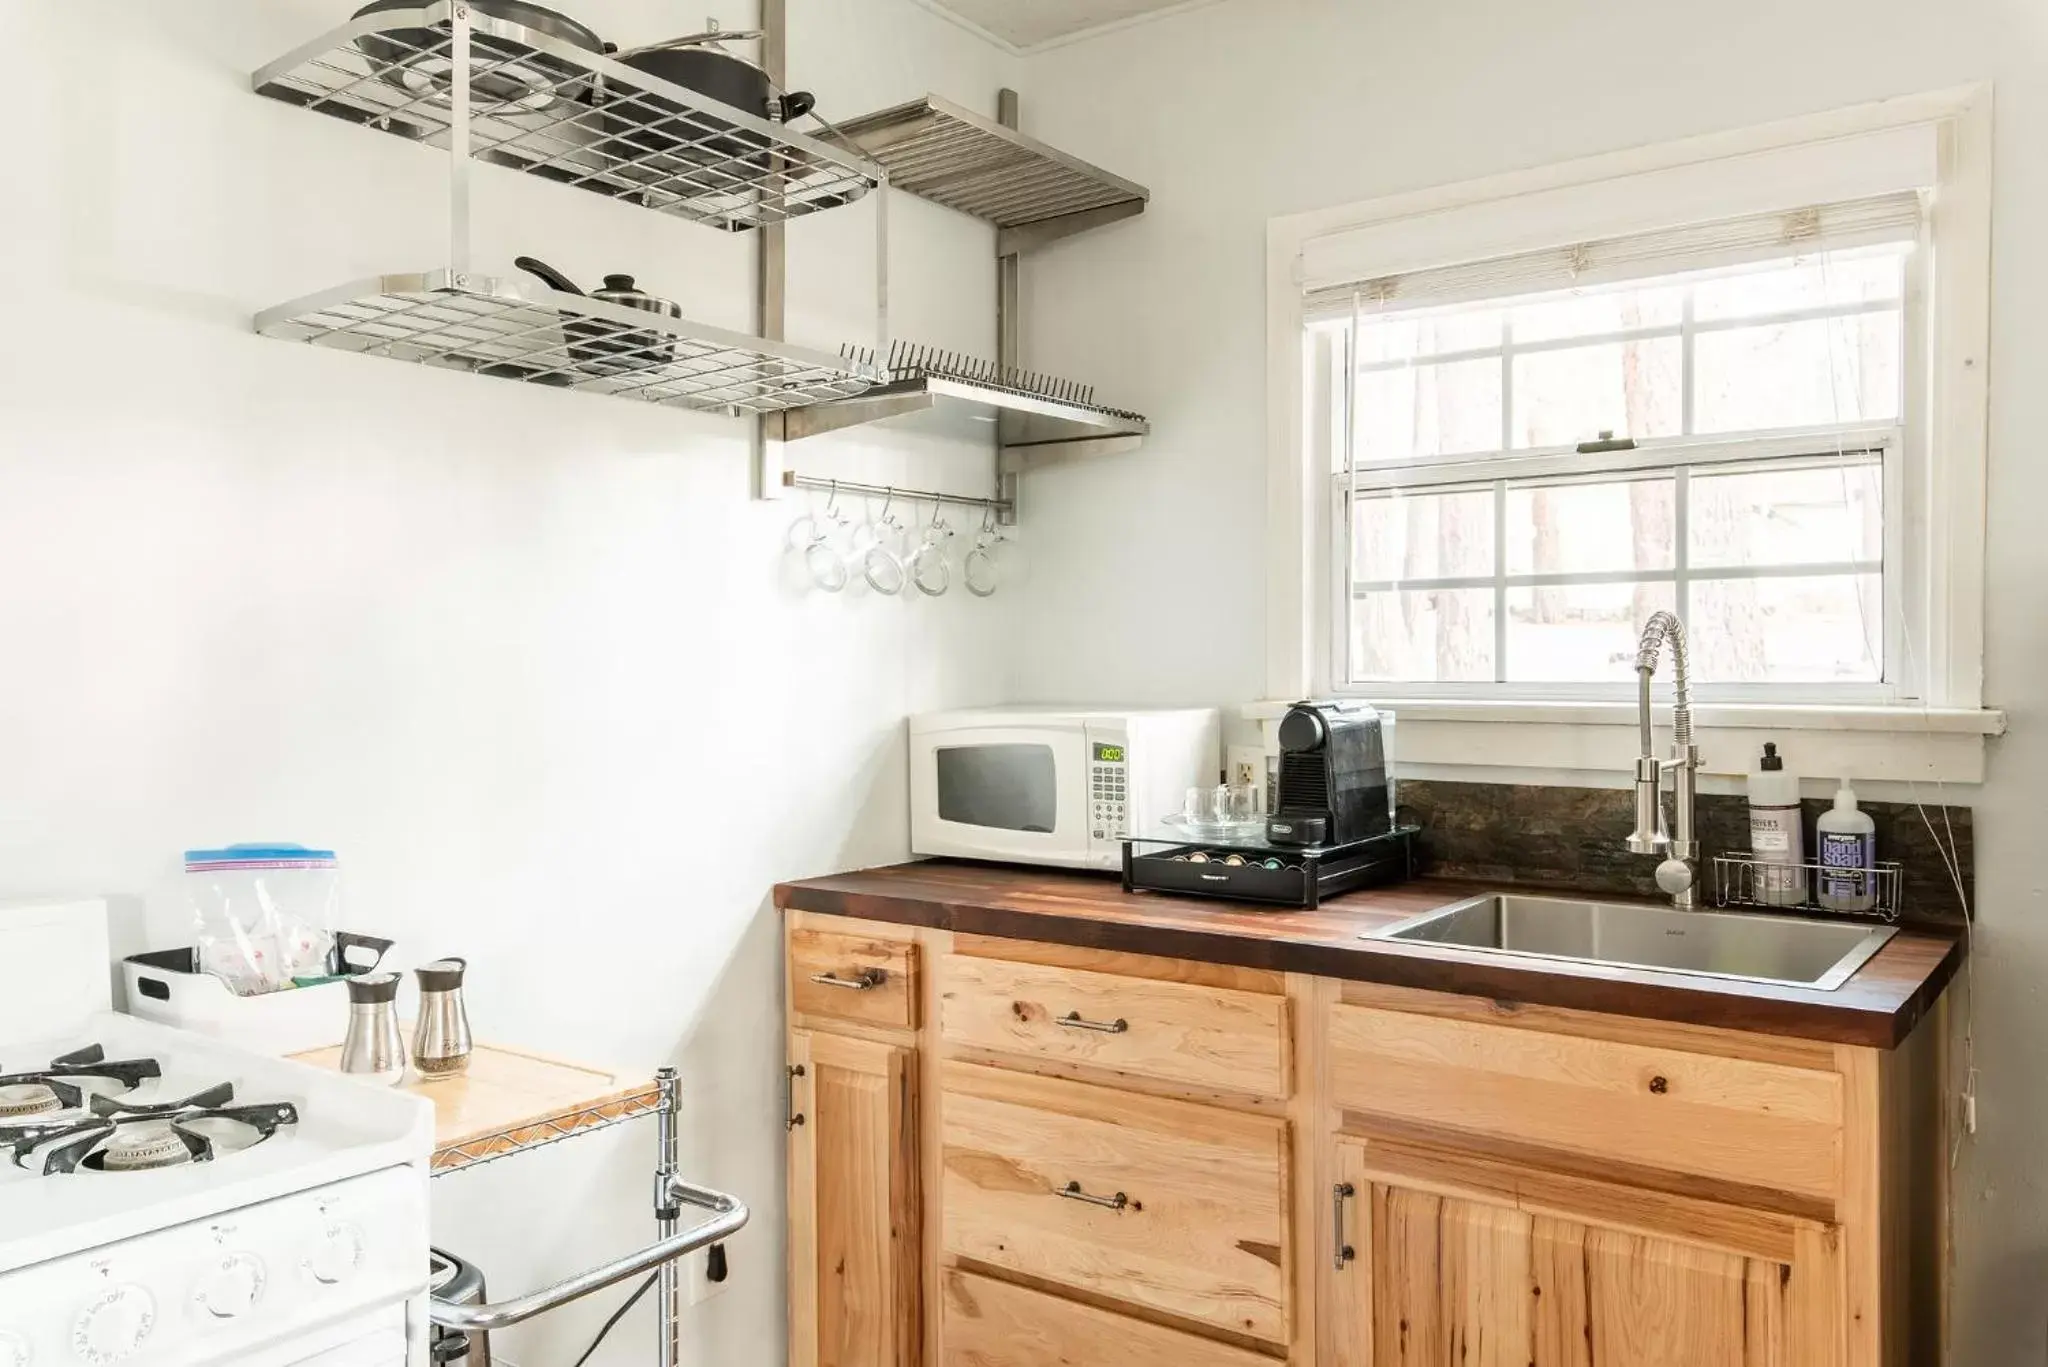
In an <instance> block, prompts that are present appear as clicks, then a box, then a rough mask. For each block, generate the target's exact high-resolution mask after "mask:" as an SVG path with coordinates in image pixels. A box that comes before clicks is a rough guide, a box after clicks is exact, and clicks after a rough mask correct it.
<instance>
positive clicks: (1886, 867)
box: [1714, 853, 1904, 922]
mask: <svg viewBox="0 0 2048 1367" xmlns="http://www.w3.org/2000/svg"><path fill="white" fill-rule="evenodd" d="M1903 872H1904V867H1903V866H1902V865H1900V864H1899V863H1897V862H1896V861H1893V860H1879V861H1878V863H1877V865H1876V866H1875V867H1874V868H1868V869H1845V868H1837V867H1834V866H1832V865H1827V864H1822V863H1821V862H1819V861H1818V860H1808V861H1806V862H1804V863H1799V864H1784V863H1773V862H1771V861H1769V860H1765V859H1760V858H1758V857H1757V856H1756V855H1753V854H1741V853H1731V854H1717V855H1715V856H1714V904H1715V905H1716V906H1722V907H1754V908H1756V909H1757V910H1760V911H1806V912H1818V913H1821V914H1824V915H1828V916H1854V917H1866V916H1868V917H1877V918H1879V919H1882V920H1884V921H1886V922H1892V921H1896V920H1898V919H1899V905H1900V896H1899V893H1900V883H1901V881H1902V874H1903ZM1823 888H1826V889H1828V895H1829V896H1831V897H1834V898H1837V899H1839V900H1842V901H1846V902H1849V903H1852V904H1853V903H1857V902H1862V901H1865V900H1866V899H1867V900H1868V902H1869V905H1868V906H1866V907H1863V908H1861V909H1855V910H1851V909H1849V908H1846V907H1831V906H1828V905H1826V904H1825V903H1823V902H1822V901H1821V900H1820V898H1821V892H1822V889H1823Z"/></svg>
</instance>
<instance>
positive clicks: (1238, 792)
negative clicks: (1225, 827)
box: [1223, 783, 1260, 822]
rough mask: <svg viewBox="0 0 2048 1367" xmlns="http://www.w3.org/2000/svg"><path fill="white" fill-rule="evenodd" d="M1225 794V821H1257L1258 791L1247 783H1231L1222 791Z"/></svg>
mask: <svg viewBox="0 0 2048 1367" xmlns="http://www.w3.org/2000/svg"><path fill="white" fill-rule="evenodd" d="M1223 792H1224V794H1225V808H1224V816H1223V819H1224V820H1225V821H1235V822H1244V821H1257V820H1258V819H1259V815H1260V813H1259V790H1258V789H1257V788H1254V787H1253V786H1252V785H1251V784H1249V783H1233V784H1231V785H1230V786H1229V787H1227V788H1225V789H1223Z"/></svg>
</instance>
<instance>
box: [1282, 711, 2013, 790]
mask: <svg viewBox="0 0 2048 1367" xmlns="http://www.w3.org/2000/svg"><path fill="white" fill-rule="evenodd" d="M1374 701H1375V702H1377V703H1379V704H1381V705H1382V706H1385V707H1386V708H1387V709H1388V710H1390V711H1392V712H1394V713H1395V714H1396V715H1397V716H1398V717H1399V719H1400V721H1399V730H1398V733H1397V739H1396V740H1395V746H1394V748H1395V759H1396V762H1397V763H1398V764H1399V765H1400V766H1401V767H1402V768H1403V769H1409V770H1412V769H1417V768H1423V767H1427V768H1431V769H1434V768H1437V767H1449V768H1475V769H1495V770H1517V769H1521V770H1529V769H1534V770H1551V771H1567V772H1572V773H1577V774H1584V773H1614V774H1622V775H1626V774H1628V773H1629V772H1631V771H1632V769H1633V767H1634V763H1635V758H1636V748H1637V747H1636V709H1635V705H1634V704H1633V703H1629V702H1621V701H1615V702H1534V701H1508V700H1493V699H1471V698H1411V699H1406V700H1403V699H1398V698H1386V699H1374ZM1288 706H1289V704H1288V703H1285V702H1257V703H1252V704H1249V705H1248V706H1246V707H1245V708H1244V709H1243V713H1242V715H1243V716H1244V717H1245V718H1246V719H1247V720H1250V721H1258V722H1263V723H1267V730H1268V731H1270V730H1271V729H1272V728H1271V723H1273V722H1275V721H1277V720H1278V719H1279V718H1280V717H1281V716H1282V715H1283V714H1285V712H1286V711H1287V708H1288ZM1656 715H1657V724H1658V726H1659V728H1660V729H1661V728H1662V727H1665V726H1667V725H1669V723H1670V719H1671V718H1670V709H1669V708H1667V707H1659V708H1658V709H1657V714H1656ZM1693 722H1694V726H1695V731H1696V736H1695V738H1696V740H1697V741H1698V743H1699V747H1700V757H1701V759H1702V761H1703V762H1704V765H1705V769H1706V772H1708V773H1710V774H1723V775H1742V774H1746V773H1748V772H1749V770H1750V769H1751V768H1752V767H1753V766H1754V765H1755V762H1756V756H1757V754H1758V753H1759V752H1760V751H1761V750H1762V747H1763V743H1764V742H1765V741H1767V740H1776V741H1778V742H1779V744H1780V745H1781V747H1782V748H1783V749H1784V751H1785V753H1786V756H1787V760H1788V763H1789V764H1790V765H1791V767H1792V768H1793V769H1795V770H1796V771H1797V772H1799V773H1800V774H1802V775H1806V776H1810V777H1816V778H1837V777H1845V776H1846V777H1848V778H1853V779H1858V780H1863V781H1897V782H1927V783H1981V782H1983V781H1984V742H1985V739H1986V738H1987V737H1990V736H1998V735H2003V734H2004V733H2005V713H2003V712H2001V711H1996V710H1990V709H1975V708H1924V709H1923V708H1914V707H1870V706H1842V707H1827V706H1788V705H1785V704H1774V703H1701V704H1698V705H1696V706H1695V707H1694V708H1693ZM1788 734H1791V735H1794V736H1796V739H1788ZM1268 741H1269V744H1270V743H1271V737H1270V736H1269V737H1268ZM1663 743H1664V742H1663V738H1662V736H1661V734H1660V737H1659V744H1660V746H1661V745H1662V744H1663ZM1524 781H1530V782H1535V781H1539V780H1536V779H1534V778H1533V777H1531V778H1528V779H1525V780H1524Z"/></svg>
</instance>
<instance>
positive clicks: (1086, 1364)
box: [944, 1269, 1273, 1367]
mask: <svg viewBox="0 0 2048 1367" xmlns="http://www.w3.org/2000/svg"><path fill="white" fill-rule="evenodd" d="M944 1293H945V1316H946V1318H945V1333H944V1338H945V1344H946V1355H945V1367H1092V1365H1093V1364H1097V1363H1105V1364H1111V1367H1273V1359H1271V1358H1269V1357H1262V1356H1260V1355H1259V1354H1257V1353H1253V1352H1248V1351H1246V1350H1245V1349H1243V1348H1232V1347H1230V1346H1229V1345H1227V1344H1222V1343H1214V1342H1212V1341H1210V1340H1208V1339H1205V1338H1198V1337H1197V1336H1195V1335H1193V1334H1183V1333H1180V1332H1178V1331H1176V1330H1172V1329H1163V1328H1161V1327H1160V1326H1158V1325H1156V1324H1147V1323H1145V1322H1144V1321H1143V1320H1134V1319H1130V1318H1128V1317H1126V1316H1123V1315H1117V1314H1112V1313H1111V1312H1110V1311H1107V1310H1097V1309H1095V1308H1094V1307H1092V1306H1086V1305H1076V1304H1075V1303H1073V1302H1072V1301H1063V1300H1061V1299H1060V1298H1059V1297H1057V1296H1047V1295H1044V1294H1042V1293H1040V1292H1036V1291H1027V1290H1025V1289H1024V1288H1023V1287H1021V1286H1012V1285H1010V1284H1009V1283H1008V1282H999V1281H994V1280H991V1279H990V1278H987V1277H977V1276H975V1275H973V1274H972V1273H968V1272H961V1271H958V1270H957V1269H956V1270H951V1271H948V1272H947V1273H946V1274H945V1287H944Z"/></svg>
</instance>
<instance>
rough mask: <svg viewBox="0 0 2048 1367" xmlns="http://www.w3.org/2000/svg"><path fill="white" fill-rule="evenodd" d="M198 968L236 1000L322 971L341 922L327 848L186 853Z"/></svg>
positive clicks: (336, 869)
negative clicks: (215, 979)
mask: <svg viewBox="0 0 2048 1367" xmlns="http://www.w3.org/2000/svg"><path fill="white" fill-rule="evenodd" d="M185 886H186V889H187V895H188V897H189V898H190V900H191V904H192V914H193V926H194V933H195V944H196V947H197V950H198V959H199V965H198V966H199V971H200V972H202V973H210V974H212V975H213V976H214V977H217V978H219V979H220V980H221V981H222V982H224V983H226V984H227V985H228V989H229V990H230V991H232V992H233V993H235V995H237V996H241V997H253V996H256V995H259V994H261V993H265V992H277V991H280V990H282V989H284V988H288V987H292V986H295V985H296V983H295V980H297V979H305V978H322V977H325V976H326V974H327V971H328V965H329V961H330V960H329V955H330V953H331V951H332V950H333V948H334V933H335V930H336V929H337V928H338V926H339V924H340V914H341V866H340V864H339V863H338V862H337V861H336V860H335V857H334V851H333V850H309V849H307V848H306V847H305V846H304V845H287V844H261V845H229V846H227V847H226V848H225V849H217V850H187V851H185Z"/></svg>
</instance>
